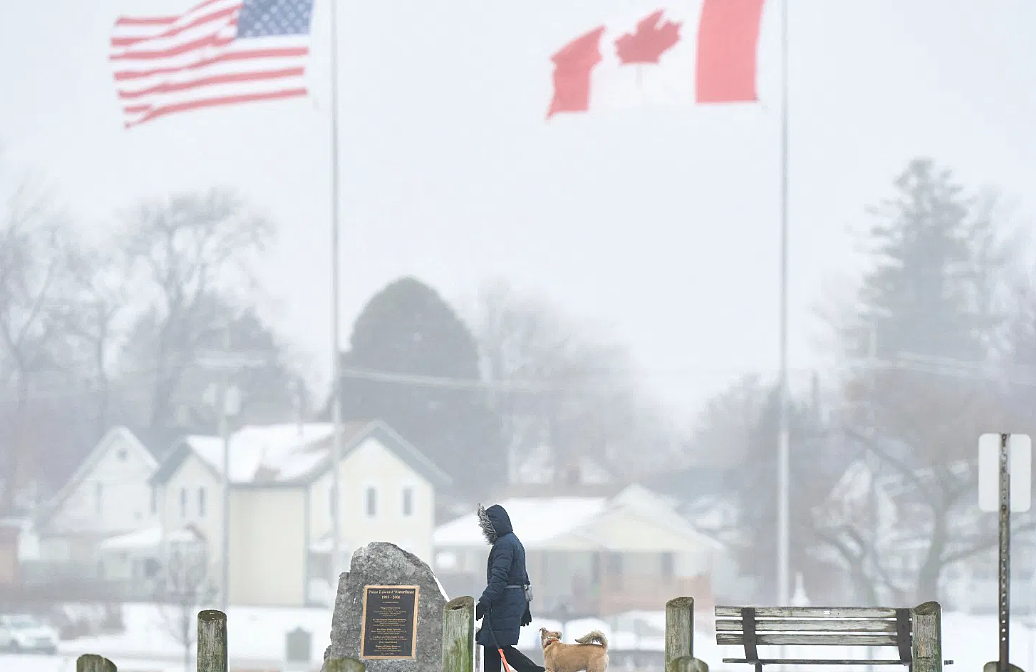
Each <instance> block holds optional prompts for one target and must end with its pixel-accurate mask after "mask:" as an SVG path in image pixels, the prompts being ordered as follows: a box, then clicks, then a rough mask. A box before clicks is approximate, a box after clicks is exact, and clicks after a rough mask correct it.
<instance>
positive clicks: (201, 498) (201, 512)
mask: <svg viewBox="0 0 1036 672" xmlns="http://www.w3.org/2000/svg"><path fill="white" fill-rule="evenodd" d="M204 516H205V488H198V517H199V518H203V517H204Z"/></svg>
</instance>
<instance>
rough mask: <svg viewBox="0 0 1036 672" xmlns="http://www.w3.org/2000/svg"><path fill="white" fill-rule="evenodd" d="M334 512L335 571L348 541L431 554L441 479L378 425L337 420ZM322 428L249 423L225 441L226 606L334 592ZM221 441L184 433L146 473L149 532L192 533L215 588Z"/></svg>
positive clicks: (326, 436) (297, 600)
mask: <svg viewBox="0 0 1036 672" xmlns="http://www.w3.org/2000/svg"><path fill="white" fill-rule="evenodd" d="M341 443H342V457H341V462H340V463H339V464H338V470H339V475H340V483H341V488H342V491H341V498H340V500H341V501H340V503H339V505H338V506H339V512H340V520H341V530H340V535H341V537H340V538H341V540H342V548H341V551H342V554H343V564H342V566H343V567H347V566H348V558H349V557H350V556H351V554H352V552H353V551H354V550H356V549H357V548H359V547H361V546H364V545H366V544H367V543H369V542H371V541H389V542H393V543H396V544H397V545H399V546H401V547H402V548H404V549H406V550H409V551H410V552H412V553H414V554H415V555H417V556H418V557H421V558H424V559H430V558H431V538H432V532H433V526H434V512H435V493H436V489H439V488H442V487H444V486H446V485H447V484H448V483H449V478H448V476H446V474H445V473H443V472H442V471H441V470H440V469H439V468H438V467H437V466H436V465H434V464H433V463H432V462H431V461H430V460H429V459H428V458H426V457H425V456H424V455H423V454H421V453H420V451H418V450H417V448H415V447H414V446H413V445H411V444H410V443H409V442H407V441H406V440H405V439H403V438H402V437H401V436H400V435H399V434H398V433H396V432H395V431H394V430H392V429H391V428H390V427H389V426H388V425H387V424H385V423H384V422H381V421H370V422H354V423H346V424H345V426H344V427H343V436H342V440H341ZM332 444H333V426H332V425H330V424H307V425H289V424H285V425H272V426H248V427H244V428H242V429H241V430H239V431H237V432H235V433H234V434H233V435H232V436H231V438H230V442H229V446H230V449H229V456H230V460H229V465H230V470H229V482H230V528H229V529H230V535H229V536H230V539H229V562H230V585H229V597H230V602H231V603H233V604H245V605H269V606H303V605H306V604H310V603H314V602H323V603H327V602H328V600H329V599H333V597H332V596H333V592H332V587H333V586H334V585H335V583H336V578H335V577H333V576H332V571H333V570H332V563H331V556H330V554H331V536H332V535H331V532H332V525H331V524H332V511H333V509H334V506H335V502H334V501H333V498H332V480H333V471H332V467H333V463H332V455H331V451H332ZM223 456H224V448H223V442H222V441H221V440H220V439H217V438H213V437H204V436H189V437H185V438H184V439H182V440H181V441H180V442H178V444H177V445H176V446H174V449H173V450H172V451H171V452H170V454H169V457H168V458H167V459H166V460H165V461H164V462H163V464H162V465H161V467H160V468H159V469H158V470H157V471H156V472H155V474H154V476H153V478H152V480H151V483H152V485H153V486H154V488H155V496H156V500H157V503H158V506H157V508H158V516H157V520H156V526H157V530H156V532H155V533H154V534H153V536H154V537H156V538H161V539H164V540H166V541H168V540H169V539H170V538H171V536H172V535H177V534H180V535H182V534H184V531H185V530H188V529H189V530H190V531H191V532H192V533H195V534H196V535H197V537H198V538H199V539H200V540H201V543H203V544H204V547H205V555H206V557H207V558H208V560H209V561H208V572H209V574H210V576H211V577H212V579H211V580H212V582H213V583H214V584H217V585H218V583H219V581H220V577H221V576H222V564H221V563H222V559H223V557H224V552H223V536H222V529H223V528H222V521H223V518H222V513H223V499H222V496H223V483H224V470H223V464H224V460H223Z"/></svg>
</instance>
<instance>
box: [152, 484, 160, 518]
mask: <svg viewBox="0 0 1036 672" xmlns="http://www.w3.org/2000/svg"><path fill="white" fill-rule="evenodd" d="M156 513H158V488H156V487H155V486H151V515H152V516H153V515H155V514H156Z"/></svg>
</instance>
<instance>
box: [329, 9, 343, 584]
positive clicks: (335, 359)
mask: <svg viewBox="0 0 1036 672" xmlns="http://www.w3.org/2000/svg"><path fill="white" fill-rule="evenodd" d="M328 4H329V6H330V21H331V422H332V423H333V427H334V430H333V431H334V437H333V438H332V442H331V474H332V481H331V482H332V486H331V492H332V495H331V498H332V502H333V503H334V510H333V512H332V514H331V525H332V529H331V570H332V581H333V582H334V585H332V586H331V589H332V590H338V577H339V575H340V574H341V564H342V563H341V548H342V538H341V536H342V521H341V511H342V498H341V496H340V493H341V475H340V474H339V473H338V468H339V466H340V464H341V462H342V407H341V401H342V400H341V390H340V387H341V380H340V377H341V375H340V368H341V362H340V361H339V359H340V354H341V350H340V348H339V345H340V340H341V339H340V337H339V310H340V306H339V303H340V298H341V297H340V296H339V293H340V281H339V274H340V271H339V258H338V257H339V249H338V247H339V244H338V220H339V200H338V13H337V11H336V7H337V5H338V2H337V0H329V1H328Z"/></svg>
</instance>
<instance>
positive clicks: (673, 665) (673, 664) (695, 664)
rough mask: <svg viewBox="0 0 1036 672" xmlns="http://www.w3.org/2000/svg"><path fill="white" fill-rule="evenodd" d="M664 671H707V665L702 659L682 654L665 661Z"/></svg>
mask: <svg viewBox="0 0 1036 672" xmlns="http://www.w3.org/2000/svg"><path fill="white" fill-rule="evenodd" d="M665 672H709V666H708V665H707V664H705V661H704V660H698V659H697V658H695V657H693V656H684V657H682V658H677V659H676V660H671V661H669V662H668V663H666V666H665Z"/></svg>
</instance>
